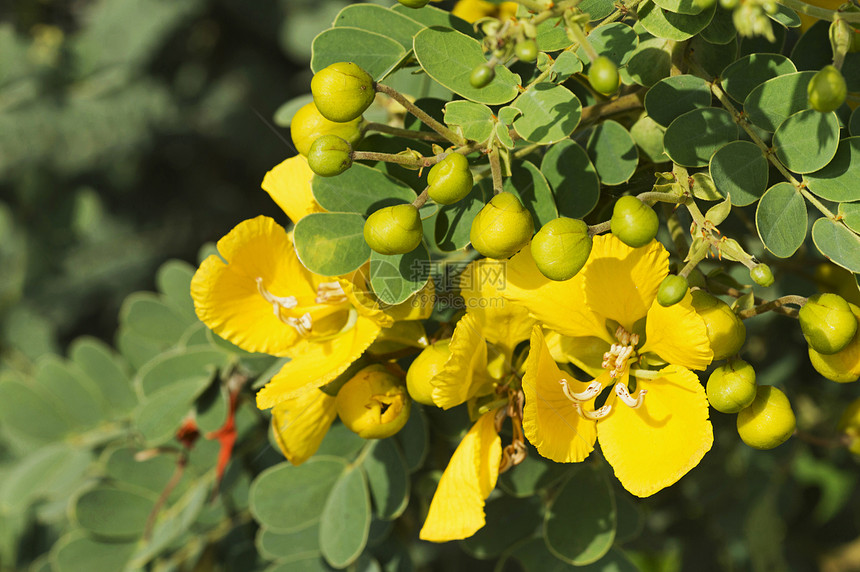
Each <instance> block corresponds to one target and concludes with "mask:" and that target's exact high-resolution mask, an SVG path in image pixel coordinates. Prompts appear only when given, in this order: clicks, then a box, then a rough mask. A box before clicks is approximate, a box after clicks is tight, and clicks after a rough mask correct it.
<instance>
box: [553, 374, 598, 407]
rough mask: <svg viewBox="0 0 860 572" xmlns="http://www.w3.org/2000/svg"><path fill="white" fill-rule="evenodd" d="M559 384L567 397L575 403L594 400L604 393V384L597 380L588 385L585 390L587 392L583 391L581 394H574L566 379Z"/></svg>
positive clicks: (562, 379)
mask: <svg viewBox="0 0 860 572" xmlns="http://www.w3.org/2000/svg"><path fill="white" fill-rule="evenodd" d="M559 383H560V384H561V390H562V391H563V392H564V395H565V397H567V398H568V399H570V400H571V401H573V402H574V403H579V402H582V401H588V400H589V399H593V398H595V397H597V395H598V394H599V393H600V392H601V391H603V384H601V383H600V382H599V381H597V380H594V381H592V382H591V383H590V384H588V387H586V388H585V391H582V392H580V393H573V392H572V391H570V386H568V384H567V380H566V379H564V378H561V381H559Z"/></svg>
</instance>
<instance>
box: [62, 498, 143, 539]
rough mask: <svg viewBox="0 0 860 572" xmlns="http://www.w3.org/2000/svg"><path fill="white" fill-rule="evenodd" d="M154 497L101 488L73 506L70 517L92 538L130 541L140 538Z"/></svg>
mask: <svg viewBox="0 0 860 572" xmlns="http://www.w3.org/2000/svg"><path fill="white" fill-rule="evenodd" d="M156 499H157V496H156V495H155V494H152V495H150V494H144V493H142V492H138V491H132V490H126V489H122V488H118V487H116V486H101V487H97V488H94V489H91V490H89V491H86V492H85V493H83V494H82V495H80V496H79V497H78V498H77V499H75V500H74V502H73V503H72V515H73V517H74V519H75V521H77V523H78V524H79V525H80V526H81V528H84V529H86V531H87V532H89V533H90V534H92V535H95V536H99V537H102V538H110V539H112V540H113V539H116V540H131V539H134V538H137V537H138V536H140V535H141V534H143V531H144V528H146V521H147V519H148V518H149V513H150V512H152V508H153V507H154V506H155V501H156Z"/></svg>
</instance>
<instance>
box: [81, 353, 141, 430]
mask: <svg viewBox="0 0 860 572" xmlns="http://www.w3.org/2000/svg"><path fill="white" fill-rule="evenodd" d="M69 357H70V358H71V359H72V361H73V362H74V363H75V365H77V366H78V367H79V368H80V369H81V371H83V372H84V373H85V374H86V375H87V376H89V378H90V379H91V380H92V381H93V383H95V384H96V385H97V386H98V388H99V391H100V392H101V394H102V395H103V396H104V398H105V400H106V401H107V402H108V404H109V405H110V407H111V412H112V413H114V414H115V416H119V415H120V414H123V413H126V412H128V411H130V410H131V409H132V408H133V407H134V406H135V405H136V404H137V396H135V394H134V391H133V389H132V385H131V380H130V379H129V375H128V364H126V363H125V360H123V359H122V358H120V357H119V356H118V355H117V354H116V353H114V352H113V350H111V348H110V347H109V346H108V345H107V344H105V343H104V342H102V341H100V340H97V339H96V338H90V337H81V338H77V339H75V341H73V342H72V345H71V346H70V347H69Z"/></svg>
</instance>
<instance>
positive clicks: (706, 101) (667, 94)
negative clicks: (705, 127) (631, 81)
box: [645, 75, 711, 127]
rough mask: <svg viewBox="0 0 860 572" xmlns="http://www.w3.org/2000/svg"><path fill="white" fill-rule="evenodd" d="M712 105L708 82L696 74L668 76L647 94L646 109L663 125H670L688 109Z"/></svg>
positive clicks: (652, 117)
mask: <svg viewBox="0 0 860 572" xmlns="http://www.w3.org/2000/svg"><path fill="white" fill-rule="evenodd" d="M710 106H711V88H710V87H709V86H708V82H706V81H705V80H703V79H702V78H700V77H696V76H694V75H676V76H672V77H667V78H666V79H664V80H662V81H659V82H657V83H656V84H654V86H653V87H652V88H651V89H649V90H648V93H646V94H645V110H646V111H647V112H648V115H650V116H651V119H653V120H654V121H656V122H657V123H659V124H660V125H662V126H663V127H668V126H669V124H670V123H672V121H674V120H675V118H677V117H678V116H680V115H683V114H685V113H687V112H688V111H692V110H694V109H699V108H701V107H710Z"/></svg>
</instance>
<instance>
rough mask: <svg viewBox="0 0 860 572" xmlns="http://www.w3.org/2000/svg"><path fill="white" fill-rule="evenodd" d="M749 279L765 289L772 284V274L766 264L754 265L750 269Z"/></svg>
mask: <svg viewBox="0 0 860 572" xmlns="http://www.w3.org/2000/svg"><path fill="white" fill-rule="evenodd" d="M750 278H752V281H753V282H755V283H756V284H758V285H759V286H764V287H765V288H767V287H768V286H771V285H772V284H773V272H771V271H770V266H768V265H767V264H756V265H755V266H753V267H752V268H750Z"/></svg>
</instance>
